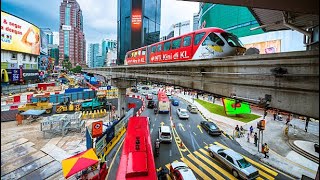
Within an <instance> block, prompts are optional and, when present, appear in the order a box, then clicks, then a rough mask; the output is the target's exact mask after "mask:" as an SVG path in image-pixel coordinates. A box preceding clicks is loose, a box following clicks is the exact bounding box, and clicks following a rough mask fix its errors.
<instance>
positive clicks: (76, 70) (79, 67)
mask: <svg viewBox="0 0 320 180" xmlns="http://www.w3.org/2000/svg"><path fill="white" fill-rule="evenodd" d="M81 70H82V67H81V66H79V65H78V66H76V67H75V68H72V69H71V71H72V72H74V73H81Z"/></svg>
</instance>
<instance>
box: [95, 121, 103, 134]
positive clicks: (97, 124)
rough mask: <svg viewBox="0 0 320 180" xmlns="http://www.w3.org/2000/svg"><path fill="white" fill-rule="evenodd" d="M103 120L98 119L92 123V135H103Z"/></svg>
mask: <svg viewBox="0 0 320 180" xmlns="http://www.w3.org/2000/svg"><path fill="white" fill-rule="evenodd" d="M102 126H103V123H102V121H97V122H93V123H92V137H93V138H95V137H99V136H101V135H102Z"/></svg>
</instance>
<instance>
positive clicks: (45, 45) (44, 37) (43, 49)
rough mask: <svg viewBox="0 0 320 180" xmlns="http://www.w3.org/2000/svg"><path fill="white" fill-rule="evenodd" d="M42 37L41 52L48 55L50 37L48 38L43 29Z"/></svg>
mask: <svg viewBox="0 0 320 180" xmlns="http://www.w3.org/2000/svg"><path fill="white" fill-rule="evenodd" d="M40 37H41V48H40V52H41V54H45V55H48V39H47V35H46V34H45V33H44V32H43V31H42V30H40Z"/></svg>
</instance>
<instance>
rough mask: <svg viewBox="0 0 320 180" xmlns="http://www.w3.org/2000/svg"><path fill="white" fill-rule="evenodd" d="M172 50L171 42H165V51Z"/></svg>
mask: <svg viewBox="0 0 320 180" xmlns="http://www.w3.org/2000/svg"><path fill="white" fill-rule="evenodd" d="M170 49H171V41H168V42H165V43H164V48H163V51H168V50H170Z"/></svg>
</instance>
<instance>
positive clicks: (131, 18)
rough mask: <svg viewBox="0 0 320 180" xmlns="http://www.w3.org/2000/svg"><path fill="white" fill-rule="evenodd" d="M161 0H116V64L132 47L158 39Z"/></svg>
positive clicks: (121, 62)
mask: <svg viewBox="0 0 320 180" xmlns="http://www.w3.org/2000/svg"><path fill="white" fill-rule="evenodd" d="M160 17H161V0H129V1H128V0H118V15H117V38H118V39H117V42H118V44H117V61H118V62H117V64H123V62H124V57H125V54H126V53H127V52H128V51H129V50H132V49H135V48H139V47H142V46H146V45H149V44H152V43H155V42H158V41H159V38H160Z"/></svg>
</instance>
